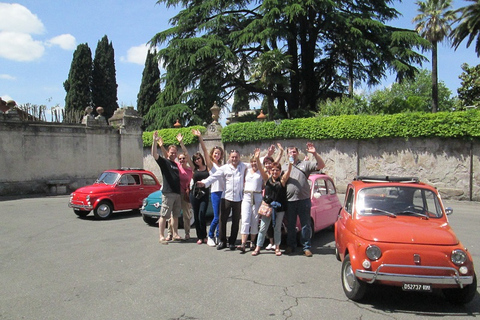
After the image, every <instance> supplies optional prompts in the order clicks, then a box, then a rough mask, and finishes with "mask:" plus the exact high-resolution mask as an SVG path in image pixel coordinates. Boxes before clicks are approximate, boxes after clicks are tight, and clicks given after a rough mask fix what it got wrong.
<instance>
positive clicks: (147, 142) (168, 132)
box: [142, 126, 207, 147]
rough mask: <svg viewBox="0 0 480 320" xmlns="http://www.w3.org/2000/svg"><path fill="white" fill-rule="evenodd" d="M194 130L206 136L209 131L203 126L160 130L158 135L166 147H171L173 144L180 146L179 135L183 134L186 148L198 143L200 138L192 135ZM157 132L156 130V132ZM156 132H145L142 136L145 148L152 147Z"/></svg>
mask: <svg viewBox="0 0 480 320" xmlns="http://www.w3.org/2000/svg"><path fill="white" fill-rule="evenodd" d="M193 129H198V130H200V132H201V133H202V134H205V132H206V131H207V130H206V128H205V127H202V126H192V127H187V128H178V129H160V130H157V131H158V135H159V136H160V137H162V138H163V142H164V144H165V145H167V146H169V145H171V144H174V145H177V146H178V145H179V143H178V140H177V134H178V133H181V134H182V135H183V144H185V145H186V146H187V145H189V144H193V143H197V142H198V138H197V136H194V135H193V134H192V130H193ZM154 131H155V130H154ZM154 131H144V132H143V134H142V140H143V146H144V147H151V146H152V142H153V132H154Z"/></svg>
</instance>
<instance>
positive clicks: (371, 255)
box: [365, 245, 382, 261]
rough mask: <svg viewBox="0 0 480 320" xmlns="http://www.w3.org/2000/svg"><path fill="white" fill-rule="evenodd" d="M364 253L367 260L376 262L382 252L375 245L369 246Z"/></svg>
mask: <svg viewBox="0 0 480 320" xmlns="http://www.w3.org/2000/svg"><path fill="white" fill-rule="evenodd" d="M365 253H366V254H367V257H368V259H370V260H373V261H375V260H378V259H380V257H381V256H382V250H380V248H379V247H378V246H376V245H370V246H368V247H367V250H365Z"/></svg>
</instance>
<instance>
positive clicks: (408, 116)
mask: <svg viewBox="0 0 480 320" xmlns="http://www.w3.org/2000/svg"><path fill="white" fill-rule="evenodd" d="M387 137H388V138H394V137H401V138H417V137H441V138H466V139H472V138H479V137H480V111H477V110H470V111H458V112H437V113H419V112H417V113H399V114H393V115H375V116H371V115H344V116H335V117H317V118H305V119H293V120H282V121H281V123H279V124H278V125H277V124H275V122H250V123H234V124H231V125H228V126H226V127H225V128H223V130H222V141H223V142H237V143H238V142H240V143H242V142H250V141H261V140H269V139H270V140H271V139H307V140H322V139H373V138H387Z"/></svg>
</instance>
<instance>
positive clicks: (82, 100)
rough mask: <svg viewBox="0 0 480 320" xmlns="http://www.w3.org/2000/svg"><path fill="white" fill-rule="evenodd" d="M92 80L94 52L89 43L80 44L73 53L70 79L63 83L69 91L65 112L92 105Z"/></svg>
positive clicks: (83, 108) (69, 112)
mask: <svg viewBox="0 0 480 320" xmlns="http://www.w3.org/2000/svg"><path fill="white" fill-rule="evenodd" d="M91 82H92V52H91V51H90V48H89V47H88V44H87V43H84V44H79V45H78V46H77V49H76V50H75V52H74V53H73V60H72V64H71V66H70V71H69V73H68V79H67V80H65V82H64V83H63V87H64V88H65V91H66V92H67V95H66V96H65V112H66V113H67V114H71V113H72V112H75V111H80V110H85V108H86V107H88V106H91V105H92V94H91V91H90V85H91Z"/></svg>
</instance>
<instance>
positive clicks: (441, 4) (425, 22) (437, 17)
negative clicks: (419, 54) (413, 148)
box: [413, 0, 456, 112]
mask: <svg viewBox="0 0 480 320" xmlns="http://www.w3.org/2000/svg"><path fill="white" fill-rule="evenodd" d="M416 3H417V5H418V12H420V14H419V15H418V16H416V17H415V18H413V22H414V23H417V25H416V27H415V30H416V31H417V32H418V33H419V34H420V35H421V36H422V37H424V38H425V39H427V40H428V41H430V42H431V44H432V112H437V109H438V71H437V67H438V62H437V46H438V43H439V42H442V41H443V40H444V39H447V40H448V39H449V38H448V36H449V35H450V33H451V25H452V23H453V22H454V21H455V19H456V14H455V12H453V11H452V10H450V8H451V4H452V0H426V1H417V2H416Z"/></svg>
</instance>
